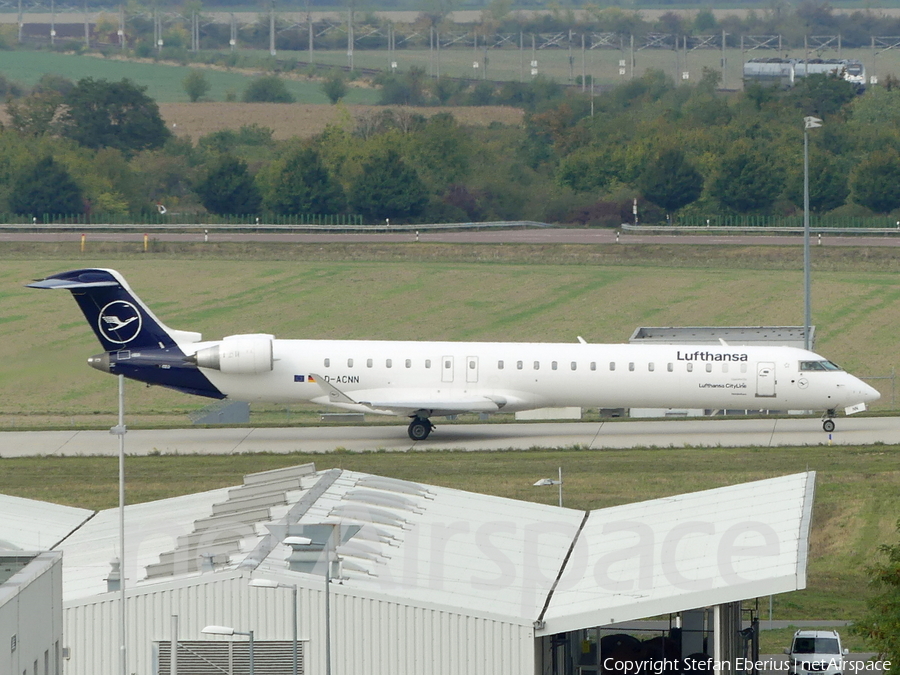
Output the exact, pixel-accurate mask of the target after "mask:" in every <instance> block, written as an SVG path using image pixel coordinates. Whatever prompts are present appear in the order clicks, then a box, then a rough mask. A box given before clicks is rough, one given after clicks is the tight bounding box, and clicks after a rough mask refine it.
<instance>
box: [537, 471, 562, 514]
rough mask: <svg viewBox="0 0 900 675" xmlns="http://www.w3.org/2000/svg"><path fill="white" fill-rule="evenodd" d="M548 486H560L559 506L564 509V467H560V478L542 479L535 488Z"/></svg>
mask: <svg viewBox="0 0 900 675" xmlns="http://www.w3.org/2000/svg"><path fill="white" fill-rule="evenodd" d="M546 485H558V486H559V506H560V508H562V505H563V501H562V486H563V479H562V467H559V478H558V479H553V478H541V479H540V480H539V481H537V482H536V483H535V484H534V487H544V486H546Z"/></svg>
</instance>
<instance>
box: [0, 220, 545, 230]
mask: <svg viewBox="0 0 900 675" xmlns="http://www.w3.org/2000/svg"><path fill="white" fill-rule="evenodd" d="M549 227H553V226H552V225H550V224H548V223H540V222H536V221H533V220H503V221H492V222H469V223H391V222H390V221H389V220H387V221H385V222H384V223H378V224H376V225H367V224H363V222H362V219H361V217H359V216H352V217H350V216H322V217H321V218H319V217H316V216H310V217H306V216H297V217H293V218H292V217H283V218H269V217H266V218H256V217H253V218H232V219H223V218H204V217H197V216H196V215H194V216H193V217H190V218H174V219H166V218H153V217H148V218H145V219H132V220H130V221H128V222H119V221H118V220H102V219H98V218H92V219H91V222H85V221H84V220H83V219H82V220H81V222H79V219H77V218H71V219H57V220H55V221H53V222H47V223H41V222H37V221H28V222H10V221H9V220H7V221H3V217H2V215H0V231H12V232H37V233H43V234H46V233H53V232H135V233H140V232H162V231H167V232H172V231H176V232H177V231H196V230H209V231H232V232H355V233H384V232H413V231H419V230H421V231H435V230H500V229H507V230H522V229H533V228H549Z"/></svg>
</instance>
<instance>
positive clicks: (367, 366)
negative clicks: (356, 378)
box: [366, 359, 372, 368]
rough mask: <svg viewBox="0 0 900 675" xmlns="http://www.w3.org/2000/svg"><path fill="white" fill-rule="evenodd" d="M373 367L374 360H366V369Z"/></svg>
mask: <svg viewBox="0 0 900 675" xmlns="http://www.w3.org/2000/svg"><path fill="white" fill-rule="evenodd" d="M371 367H372V359H366V368H371Z"/></svg>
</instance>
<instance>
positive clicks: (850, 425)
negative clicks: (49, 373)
mask: <svg viewBox="0 0 900 675" xmlns="http://www.w3.org/2000/svg"><path fill="white" fill-rule="evenodd" d="M126 421H127V418H126ZM436 421H437V423H438V428H437V430H436V431H435V432H433V433H432V435H431V437H430V438H429V439H428V440H426V441H422V442H418V443H413V442H412V441H410V440H409V438H408V436H407V435H406V425H405V423H404V422H403V421H398V423H397V424H396V425H387V426H384V425H376V426H368V425H362V424H361V425H358V426H344V427H335V426H321V427H279V428H211V429H197V428H188V429H153V430H131V431H129V432H128V433H127V435H126V437H125V446H126V452H127V453H128V454H129V455H147V454H153V453H157V452H159V453H164V454H175V453H180V454H233V453H252V452H275V453H289V452H310V453H324V452H333V451H334V450H336V449H338V448H340V449H346V450H349V451H351V452H365V451H373V450H387V451H392V452H405V451H410V450H468V451H489V450H498V449H513V450H525V449H528V448H533V447H572V446H578V447H584V448H590V449H597V450H600V449H614V448H633V447H674V448H679V447H742V446H758V447H780V446H803V445H827V444H834V445H870V444H873V443H886V444H897V443H900V418H896V417H849V418H839V419H837V420H836V423H837V429H836V430H835V431H834V432H833V433H831V434H827V433H825V432H823V431H822V425H821V422H820V421H819V420H818V419H817V418H811V417H803V418H790V419H735V418H728V419H688V420H650V421H615V422H572V423H533V424H521V423H516V424H441V423H440V420H436ZM117 453H118V441H117V440H116V438H115V437H114V436H112V435H111V434H110V433H109V432H108V431H8V432H4V433H0V457H24V456H36V455H70V456H76V455H115V454H117Z"/></svg>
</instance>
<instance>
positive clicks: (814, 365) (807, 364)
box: [800, 361, 841, 371]
mask: <svg viewBox="0 0 900 675" xmlns="http://www.w3.org/2000/svg"><path fill="white" fill-rule="evenodd" d="M800 370H801V371H810V370H841V367H840V366H838V365H835V364H834V363H832V362H831V361H801V362H800Z"/></svg>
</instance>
